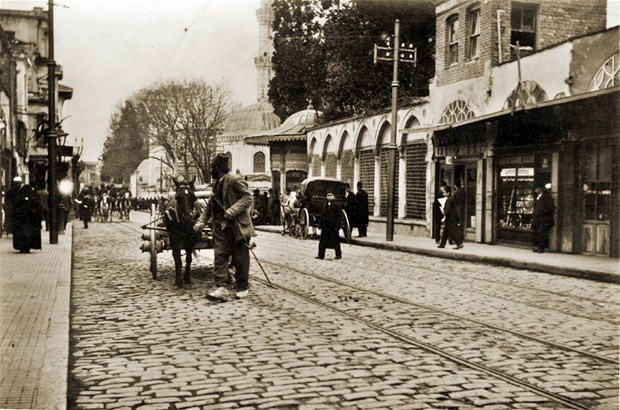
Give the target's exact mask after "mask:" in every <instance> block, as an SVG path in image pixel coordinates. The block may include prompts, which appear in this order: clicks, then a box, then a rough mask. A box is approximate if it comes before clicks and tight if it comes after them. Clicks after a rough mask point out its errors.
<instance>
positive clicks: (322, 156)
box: [307, 0, 620, 257]
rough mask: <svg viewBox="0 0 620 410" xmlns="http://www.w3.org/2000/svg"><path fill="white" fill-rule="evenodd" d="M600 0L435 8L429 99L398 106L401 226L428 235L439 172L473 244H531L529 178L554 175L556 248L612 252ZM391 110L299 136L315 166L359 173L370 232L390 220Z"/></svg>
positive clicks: (613, 217)
mask: <svg viewBox="0 0 620 410" xmlns="http://www.w3.org/2000/svg"><path fill="white" fill-rule="evenodd" d="M595 3H596V4H591V3H588V4H584V3H583V2H580V1H576V0H566V1H561V2H553V1H549V2H547V1H545V2H540V1H536V2H511V1H503V0H501V1H500V0H494V1H486V2H479V1H470V0H450V1H446V2H444V3H442V4H440V5H439V6H438V7H437V8H436V27H437V30H436V56H437V57H436V74H435V78H434V79H433V81H432V83H431V86H430V95H429V97H428V98H427V99H425V100H420V101H416V102H414V103H413V104H412V105H411V106H409V107H399V108H398V116H397V118H398V120H397V124H396V127H397V129H398V141H397V144H398V152H399V160H398V161H397V164H396V167H397V169H396V175H397V182H396V184H395V185H396V193H395V204H396V206H398V209H397V210H396V212H395V215H397V217H396V220H395V229H394V231H395V233H401V234H413V235H418V236H430V232H432V214H431V212H432V211H431V210H432V202H433V200H434V198H435V196H436V194H437V191H438V188H439V185H440V184H441V183H442V182H445V183H447V184H449V185H451V186H453V185H460V186H461V187H462V189H463V190H464V192H465V197H466V200H465V209H464V211H465V227H464V229H465V230H466V232H465V233H466V237H467V239H468V240H471V241H476V242H481V243H490V244H492V243H506V244H512V245H514V246H526V245H528V244H529V243H531V239H532V237H531V235H532V234H531V213H532V210H533V200H534V196H533V188H534V186H535V185H545V184H549V183H550V184H551V191H552V194H553V198H554V201H555V204H556V218H555V220H556V226H555V227H554V229H553V232H552V238H551V244H550V248H551V249H552V250H554V251H561V252H571V253H591V254H601V255H608V256H614V257H617V256H618V249H619V240H618V226H619V224H620V221H619V220H618V205H619V204H618V184H619V182H618V181H619V180H618V171H617V168H618V153H617V152H618V149H617V148H618V140H619V138H620V137H619V134H618V124H617V123H618V96H619V90H620V83H619V80H618V67H619V59H618V44H619V38H618V28H617V27H616V28H612V29H605V22H606V12H605V7H606V4H605V2H604V1H598V0H597V1H596V2H595ZM576 22H578V23H576ZM389 118H390V117H389V113H387V112H386V113H385V114H383V115H376V116H372V117H368V118H356V119H350V120H346V121H339V122H338V123H333V124H325V125H323V126H319V127H316V128H313V129H310V130H309V131H308V133H307V137H308V138H307V152H308V156H309V160H310V166H309V168H310V169H309V173H310V175H321V176H335V177H337V178H340V179H343V180H345V181H349V182H352V183H356V182H357V181H362V182H363V183H364V186H365V188H366V189H367V191H368V192H369V194H370V206H371V210H370V211H371V215H373V217H372V218H371V226H370V229H371V230H384V229H385V222H386V218H385V217H386V214H387V209H386V208H387V199H388V198H387V186H388V183H387V154H386V153H385V150H384V149H382V147H385V146H386V145H387V144H388V143H389V141H390V127H391V124H390V123H389Z"/></svg>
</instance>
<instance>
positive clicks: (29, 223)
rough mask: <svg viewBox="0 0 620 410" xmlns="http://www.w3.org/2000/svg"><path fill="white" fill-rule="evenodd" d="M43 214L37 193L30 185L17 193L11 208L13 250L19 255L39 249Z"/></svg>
mask: <svg viewBox="0 0 620 410" xmlns="http://www.w3.org/2000/svg"><path fill="white" fill-rule="evenodd" d="M42 221H43V212H42V210H41V205H40V204H39V198H38V197H37V193H36V191H35V190H34V188H32V187H31V186H30V185H24V186H22V187H21V188H20V189H19V191H18V192H17V197H16V198H15V202H14V208H13V222H14V225H13V248H14V249H16V250H19V253H30V249H41V222H42Z"/></svg>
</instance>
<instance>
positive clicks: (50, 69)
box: [47, 0, 58, 244]
mask: <svg viewBox="0 0 620 410" xmlns="http://www.w3.org/2000/svg"><path fill="white" fill-rule="evenodd" d="M47 8H48V10H47V15H48V56H47V88H48V120H49V124H50V125H49V127H48V129H47V160H48V164H49V174H48V177H47V189H48V191H49V204H48V206H49V214H48V215H49V229H50V244H57V243H58V187H57V186H56V179H57V177H56V161H57V154H56V138H57V137H58V135H57V134H56V62H55V61H54V3H53V1H52V0H48V6H47Z"/></svg>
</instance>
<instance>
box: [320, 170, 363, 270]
mask: <svg viewBox="0 0 620 410" xmlns="http://www.w3.org/2000/svg"><path fill="white" fill-rule="evenodd" d="M345 188H346V194H345V205H344V211H345V213H346V214H347V218H348V219H349V223H350V225H351V229H353V228H357V233H358V235H357V236H358V238H364V237H366V236H367V232H368V231H367V230H368V221H369V218H368V192H366V190H364V187H363V183H362V182H361V181H359V182H358V183H357V193H353V191H351V186H350V185H349V184H346V185H345ZM326 199H327V202H326V203H325V205H324V207H323V209H322V210H321V220H320V223H319V229H320V230H321V235H320V238H319V254H318V255H317V256H316V259H325V250H326V249H334V251H335V253H336V259H342V249H341V247H340V234H339V230H340V223H341V221H340V219H341V218H342V212H341V209H342V208H340V205H338V203H337V202H335V199H336V196H335V195H334V193H333V192H328V193H327V198H326Z"/></svg>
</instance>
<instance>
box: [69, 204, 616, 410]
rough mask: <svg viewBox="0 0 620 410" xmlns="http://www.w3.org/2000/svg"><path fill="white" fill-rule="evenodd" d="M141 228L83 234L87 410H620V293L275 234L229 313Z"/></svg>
mask: <svg viewBox="0 0 620 410" xmlns="http://www.w3.org/2000/svg"><path fill="white" fill-rule="evenodd" d="M132 221H133V222H129V223H122V224H121V223H110V224H101V223H97V224H91V226H90V227H89V229H88V230H85V229H82V228H81V226H79V225H77V224H76V227H75V230H74V256H73V288H72V298H71V300H72V315H71V320H72V322H71V363H70V376H69V378H70V389H69V391H70V396H71V397H70V401H69V405H70V407H72V408H79V409H187V408H196V409H198V408H203V409H233V408H234V409H236V408H246V409H251V408H257V409H269V408H281V409H332V408H350V409H416V408H420V409H423V408H428V409H431V408H443V409H445V408H488V409H512V408H533V409H541V408H583V409H585V408H599V409H617V408H618V361H617V352H618V316H617V312H618V306H619V304H620V297H619V295H618V292H617V285H614V284H605V283H597V282H592V281H585V280H580V279H575V278H567V277H561V276H554V275H549V274H544V273H537V272H533V271H526V270H517V269H511V268H506V267H496V266H490V265H483V264H474V263H469V262H461V261H456V260H444V259H439V258H432V257H427V256H420V255H416V254H411V253H403V252H394V251H386V250H379V249H371V248H367V247H359V246H349V245H344V246H343V259H342V260H334V259H333V253H331V254H330V253H329V251H328V254H327V258H326V259H325V260H322V261H317V260H315V259H314V256H315V255H316V252H317V242H316V241H315V240H310V239H308V240H297V239H291V238H290V237H284V236H281V235H279V234H275V233H267V232H259V236H258V237H257V238H256V240H257V243H258V247H257V248H256V250H255V252H256V255H257V256H258V258H259V259H260V261H261V263H262V265H263V267H264V268H265V270H266V273H267V275H268V276H269V278H270V280H271V282H272V283H273V285H274V286H273V287H269V286H268V284H267V283H266V281H265V277H264V275H263V273H262V272H261V270H260V268H259V266H258V264H257V263H256V261H255V260H252V267H251V282H250V285H251V289H250V296H249V298H248V299H245V300H237V301H232V302H228V303H219V304H218V303H213V302H209V301H208V300H207V299H206V298H205V297H204V296H205V294H206V293H207V291H208V290H210V289H211V288H212V287H213V282H212V281H211V276H210V274H211V269H212V259H211V257H212V251H208V250H206V251H205V250H203V251H200V252H199V254H198V257H197V258H195V259H194V263H193V269H192V275H193V276H192V280H193V283H192V285H190V286H186V287H185V289H181V290H178V289H176V288H175V287H174V272H173V269H174V263H173V261H172V256H171V253H170V252H168V251H167V252H164V253H161V254H159V255H158V267H159V274H158V279H157V280H155V281H154V280H152V278H151V273H150V272H149V269H148V266H149V255H148V254H147V253H141V251H140V249H139V246H140V244H141V239H140V235H141V233H142V232H143V231H142V230H141V229H140V227H139V226H140V224H141V223H145V222H146V217H145V214H139V213H137V214H135V215H134V214H132ZM138 222H140V223H138Z"/></svg>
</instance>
